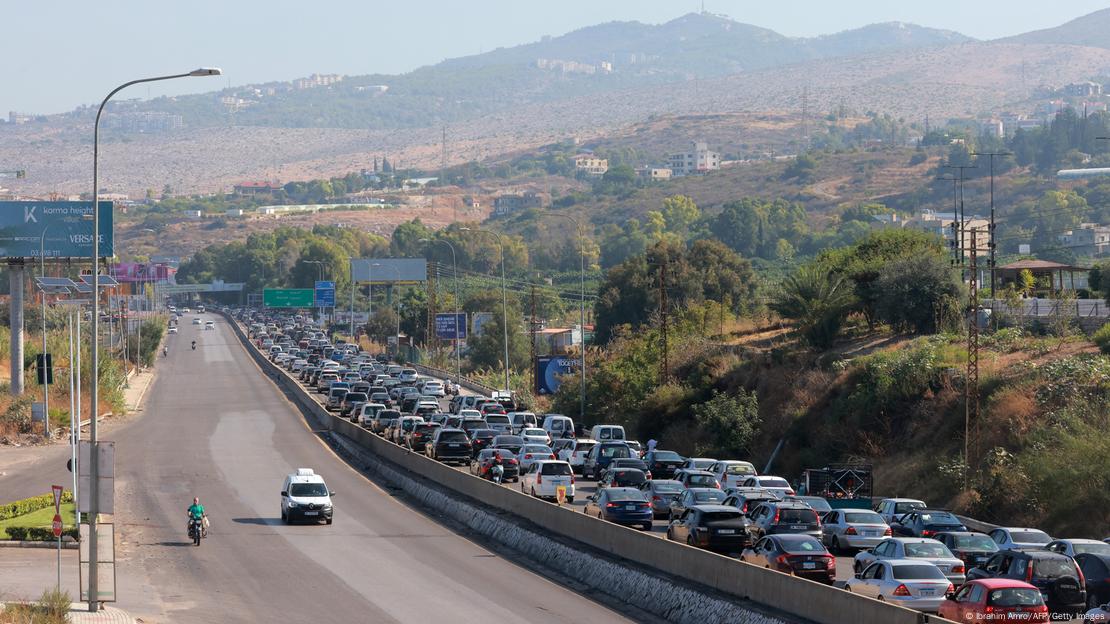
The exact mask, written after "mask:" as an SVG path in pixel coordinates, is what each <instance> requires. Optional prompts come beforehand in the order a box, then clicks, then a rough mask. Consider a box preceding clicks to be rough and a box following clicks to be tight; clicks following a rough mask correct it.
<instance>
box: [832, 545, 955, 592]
mask: <svg viewBox="0 0 1110 624" xmlns="http://www.w3.org/2000/svg"><path fill="white" fill-rule="evenodd" d="M889 559H914V560H917V561H927V562H929V563H931V564H933V565H935V566H937V567H938V568H940V571H941V573H943V574H944V575H945V576H946V577H948V580H949V581H951V582H952V583H954V584H955V585H963V584H964V581H965V580H966V577H965V576H964V574H965V572H966V571H965V569H964V562H963V561H961V560H960V559H958V558H957V557H956V556H955V555H953V554H952V551H950V550H948V547H947V546H945V545H944V544H942V543H940V542H938V541H937V540H935V539H930V538H928V537H888V538H886V539H884V540H883V541H881V542H879V545H878V546H876V547H874V548H871V549H868V550H864V551H861V552H860V553H859V554H857V555H856V559H855V564H854V566H853V568H854V569H855V571H856V572H862V571H863V570H865V569H867V566H869V565H871V564H872V563H874V562H876V561H885V560H889Z"/></svg>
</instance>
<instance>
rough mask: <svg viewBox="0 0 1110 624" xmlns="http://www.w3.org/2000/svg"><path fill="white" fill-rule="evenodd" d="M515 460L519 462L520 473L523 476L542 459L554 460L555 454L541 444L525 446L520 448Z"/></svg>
mask: <svg viewBox="0 0 1110 624" xmlns="http://www.w3.org/2000/svg"><path fill="white" fill-rule="evenodd" d="M516 458H517V460H518V461H520V472H521V474H523V473H524V472H526V471H527V470H528V469H529V468H531V467H532V464H534V463H535V462H538V461H541V460H544V459H556V457H555V453H553V452H551V448H550V447H548V446H546V445H543V444H525V445H524V446H522V447H520V452H519V453H517V455H516Z"/></svg>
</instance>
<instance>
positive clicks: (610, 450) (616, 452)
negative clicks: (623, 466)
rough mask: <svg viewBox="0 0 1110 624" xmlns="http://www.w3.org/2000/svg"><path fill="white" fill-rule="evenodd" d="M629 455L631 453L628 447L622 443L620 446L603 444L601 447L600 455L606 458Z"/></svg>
mask: <svg viewBox="0 0 1110 624" xmlns="http://www.w3.org/2000/svg"><path fill="white" fill-rule="evenodd" d="M630 455H631V451H629V450H628V447H627V446H625V445H623V444H621V445H620V446H603V447H601V456H602V457H608V458H610V459H612V458H616V457H629V456H630Z"/></svg>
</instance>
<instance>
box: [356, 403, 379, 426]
mask: <svg viewBox="0 0 1110 624" xmlns="http://www.w3.org/2000/svg"><path fill="white" fill-rule="evenodd" d="M384 409H385V406H384V405H382V404H381V403H363V404H362V408H361V409H360V410H359V414H358V424H359V425H360V426H362V427H363V428H365V429H369V428H370V421H372V420H374V418H375V417H376V416H377V415H378V412H380V411H382V410H384Z"/></svg>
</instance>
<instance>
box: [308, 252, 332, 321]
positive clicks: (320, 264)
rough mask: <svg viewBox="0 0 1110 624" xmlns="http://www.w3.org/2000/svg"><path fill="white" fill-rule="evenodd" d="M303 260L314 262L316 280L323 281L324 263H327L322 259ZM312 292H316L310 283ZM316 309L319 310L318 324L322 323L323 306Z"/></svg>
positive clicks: (309, 262) (314, 286)
mask: <svg viewBox="0 0 1110 624" xmlns="http://www.w3.org/2000/svg"><path fill="white" fill-rule="evenodd" d="M303 262H304V263H305V264H315V265H316V268H317V274H318V275H319V276H320V278H319V279H318V280H317V281H320V282H322V281H324V265H325V264H327V263H326V262H324V261H323V260H304V261H303ZM312 292H313V293H315V292H316V285H315V284H313V285H312ZM318 309H319V310H320V324H321V325H322V324H323V323H324V307H323V306H320V307H319V308H318Z"/></svg>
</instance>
